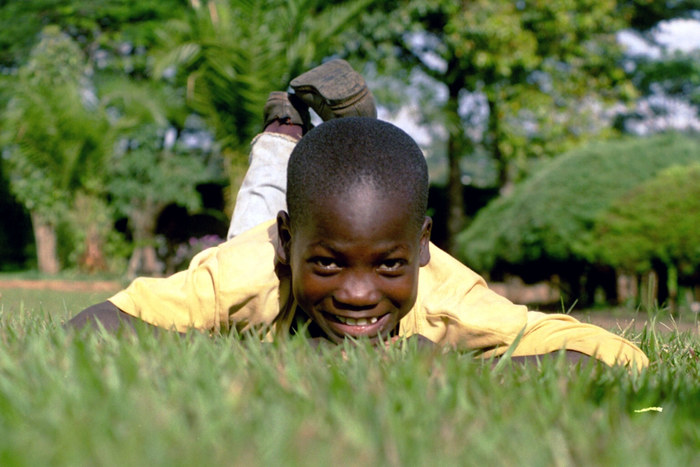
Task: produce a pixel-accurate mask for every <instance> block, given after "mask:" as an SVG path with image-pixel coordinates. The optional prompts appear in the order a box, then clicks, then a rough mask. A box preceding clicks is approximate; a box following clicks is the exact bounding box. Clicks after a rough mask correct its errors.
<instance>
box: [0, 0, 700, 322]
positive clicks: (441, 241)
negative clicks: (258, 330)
mask: <svg viewBox="0 0 700 467" xmlns="http://www.w3.org/2000/svg"><path fill="white" fill-rule="evenodd" d="M337 57H339V58H344V59H346V60H348V61H350V62H351V63H352V65H353V66H354V67H355V69H357V70H358V71H360V72H362V73H363V74H364V75H365V77H366V79H367V81H368V83H369V84H370V87H371V88H372V90H373V92H374V93H375V97H376V98H377V101H378V103H379V105H380V108H379V117H380V118H382V119H384V120H388V121H391V122H393V123H395V124H397V125H398V126H400V127H402V128H403V129H405V130H406V131H408V132H409V133H410V134H411V135H412V136H413V137H414V138H415V139H416V140H417V141H418V143H419V144H420V145H421V147H422V148H423V150H424V153H425V155H426V158H427V160H428V164H429V167H430V171H431V183H432V184H431V193H430V214H431V215H432V216H433V218H434V221H435V229H434V238H433V240H434V242H435V243H436V244H437V245H439V246H440V247H442V248H444V249H446V250H448V251H450V252H451V253H452V254H454V255H455V256H457V257H458V258H459V259H460V260H461V261H464V262H465V263H466V264H467V265H469V266H470V267H471V268H473V269H475V270H476V271H477V272H478V273H480V274H482V275H484V276H485V277H486V278H487V279H488V280H489V281H491V282H492V283H493V286H494V288H496V289H498V290H499V291H500V292H502V293H505V294H506V295H508V296H509V297H510V298H512V299H514V300H516V301H518V302H521V303H529V304H536V305H538V306H541V307H547V306H555V307H559V308H561V306H562V304H564V305H565V306H568V305H570V304H572V303H574V302H576V303H578V305H579V306H584V307H589V306H594V305H604V306H610V305H618V304H624V305H631V306H638V305H639V304H643V303H652V302H653V303H659V304H662V305H664V306H667V307H668V308H669V309H670V310H671V311H672V312H674V313H677V314H678V313H685V314H692V313H695V314H697V313H698V312H699V311H700V267H699V265H700V183H698V179H700V136H698V134H699V133H700V116H699V110H698V109H699V106H700V1H699V0H687V1H683V0H673V1H671V0H668V1H650V0H629V1H612V0H563V1H558V2H550V1H544V0H521V1H511V0H490V1H473V2H454V1H450V0H405V1H399V0H389V1H371V0H356V1H336V2H332V4H331V2H327V1H320V0H285V1H282V0H246V1H243V0H140V1H131V0H62V1H58V0H5V1H0V151H1V153H0V154H1V159H0V212H1V215H0V271H1V272H3V273H16V272H18V271H36V272H37V273H38V274H39V275H40V276H41V277H63V276H66V275H70V274H76V273H79V274H90V275H94V277H119V278H131V277H134V276H136V275H164V274H170V273H173V272H175V271H177V270H179V269H182V268H184V267H186V265H187V263H188V261H189V260H190V259H191V258H192V256H193V255H194V254H195V253H197V252H198V251H201V250H202V249H204V248H206V247H208V246H211V245H215V244H217V243H219V242H221V241H222V240H223V239H224V238H225V235H226V231H227V228H228V223H229V219H230V215H231V211H232V206H233V203H234V202H235V195H236V192H237V189H238V185H239V183H240V181H241V179H242V176H243V174H244V173H245V169H246V165H247V155H248V147H249V142H250V140H251V139H252V138H253V137H254V136H255V135H256V134H257V133H258V132H259V131H260V129H261V124H262V108H263V105H264V103H265V100H266V99H267V95H268V93H269V92H271V91H276V90H286V89H287V87H288V83H289V81H290V80H291V79H292V78H293V77H295V76H296V75H298V74H300V73H302V72H304V71H306V70H308V69H309V68H311V67H313V66H316V65H318V64H320V63H322V62H323V61H324V60H328V59H331V58H337ZM317 121H318V120H317Z"/></svg>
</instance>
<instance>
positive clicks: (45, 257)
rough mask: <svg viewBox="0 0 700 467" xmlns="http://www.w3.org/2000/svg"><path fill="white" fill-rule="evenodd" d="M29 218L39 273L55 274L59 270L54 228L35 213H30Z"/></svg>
mask: <svg viewBox="0 0 700 467" xmlns="http://www.w3.org/2000/svg"><path fill="white" fill-rule="evenodd" d="M31 217H32V228H33V229H34V241H35V242H36V259H37V266H38V267H39V272H42V273H45V274H56V273H58V271H59V270H60V265H59V262H58V254H57V252H56V228H55V227H54V226H53V225H52V224H51V223H49V222H47V221H46V220H45V219H44V218H43V217H42V216H41V215H39V214H37V213H35V212H33V213H31Z"/></svg>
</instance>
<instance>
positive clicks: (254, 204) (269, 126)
mask: <svg viewBox="0 0 700 467" xmlns="http://www.w3.org/2000/svg"><path fill="white" fill-rule="evenodd" d="M291 86H292V88H293V89H294V90H295V94H291V95H290V94H287V93H283V92H273V93H271V94H270V97H269V98H268V101H267V104H266V105H265V109H264V131H263V133H262V134H260V135H258V136H257V137H255V139H253V142H252V147H251V152H250V166H249V168H248V172H247V173H246V175H245V178H244V179H243V183H242V184H241V188H240V190H239V192H238V195H237V197H236V205H235V208H234V210H233V216H232V219H231V224H230V226H229V231H228V236H227V237H228V238H229V239H230V238H232V237H235V236H236V235H238V234H240V233H242V232H245V231H246V230H248V229H250V228H252V227H255V226H256V225H258V224H260V223H261V222H264V221H266V220H270V219H274V218H275V217H276V216H277V213H278V212H279V211H281V210H284V209H286V208H287V204H286V199H285V197H286V192H287V161H288V160H289V155H290V154H291V152H292V150H293V149H294V146H295V145H296V142H297V141H298V140H299V138H301V136H302V135H303V134H304V133H305V132H306V131H308V130H309V129H310V127H311V124H310V122H309V115H308V107H307V105H308V106H310V107H311V108H312V109H314V111H316V113H318V114H319V116H321V118H323V119H324V120H329V119H332V118H341V117H349V116H364V117H376V115H377V111H376V107H375V104H374V97H373V96H372V93H371V92H370V91H369V89H368V88H367V85H366V84H365V81H364V78H362V76H361V75H360V74H359V73H357V72H356V71H354V70H353V69H352V67H350V65H349V64H348V63H347V62H345V61H344V60H332V61H330V62H327V63H324V64H323V65H321V66H319V67H316V68H314V69H313V70H310V71H308V72H306V73H304V74H302V75H300V76H298V77H297V78H294V80H292V83H291ZM297 96H298V97H297ZM301 101H303V102H301Z"/></svg>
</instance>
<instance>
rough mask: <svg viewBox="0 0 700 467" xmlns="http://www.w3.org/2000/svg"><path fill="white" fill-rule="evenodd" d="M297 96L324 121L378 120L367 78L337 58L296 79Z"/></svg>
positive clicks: (292, 83) (294, 85) (295, 92)
mask: <svg viewBox="0 0 700 467" xmlns="http://www.w3.org/2000/svg"><path fill="white" fill-rule="evenodd" d="M290 85H291V86H292V89H293V90H294V94H295V95H296V96H298V97H299V98H300V99H301V100H302V101H303V102H304V103H305V104H306V105H308V106H309V107H311V108H312V109H314V111H315V112H316V113H317V114H318V115H319V116H320V117H321V118H322V119H323V121H326V120H331V119H333V118H342V117H373V118H376V117H377V108H376V106H375V104H374V97H373V96H372V92H371V91H370V90H369V88H368V87H367V84H366V83H365V79H364V78H363V77H362V75H360V74H359V73H358V72H356V71H355V70H353V69H352V67H351V66H350V64H349V63H348V62H346V61H345V60H341V59H336V60H331V61H330V62H326V63H324V64H323V65H320V66H317V67H316V68H313V69H311V70H309V71H307V72H306V73H304V74H301V75H299V76H297V77H296V78H294V79H293V80H292V82H291V83H290Z"/></svg>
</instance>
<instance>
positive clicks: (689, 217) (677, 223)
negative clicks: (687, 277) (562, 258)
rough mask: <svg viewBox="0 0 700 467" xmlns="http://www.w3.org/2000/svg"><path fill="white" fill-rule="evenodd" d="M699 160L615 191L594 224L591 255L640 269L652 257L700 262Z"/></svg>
mask: <svg viewBox="0 0 700 467" xmlns="http://www.w3.org/2000/svg"><path fill="white" fill-rule="evenodd" d="M699 179H700V164H698V163H696V164H693V165H689V166H672V167H670V168H668V169H666V170H664V171H662V172H661V173H659V174H658V175H657V176H656V177H654V178H652V179H650V180H648V181H646V182H644V183H642V184H640V185H639V186H637V187H635V188H634V189H633V190H631V191H629V192H628V193H626V194H624V195H622V196H621V197H619V198H618V199H617V200H616V201H615V202H614V203H613V204H612V205H611V206H610V207H609V208H608V209H607V210H606V212H605V213H604V214H603V215H601V216H600V217H599V218H598V219H597V220H596V223H595V225H594V227H593V236H592V239H593V240H592V242H591V246H590V248H591V252H590V253H589V256H590V257H591V258H592V259H594V260H596V259H597V260H598V261H601V262H603V263H605V264H609V265H611V266H614V267H616V268H620V269H623V270H626V271H628V272H636V273H644V272H646V271H648V270H650V269H651V263H652V261H653V260H658V261H661V262H663V263H664V264H667V265H674V266H676V265H677V266H680V267H679V268H678V269H679V272H681V273H682V274H683V273H685V274H692V273H694V272H695V271H696V270H697V269H698V267H699V266H700V229H698V225H700V184H698V180H699Z"/></svg>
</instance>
